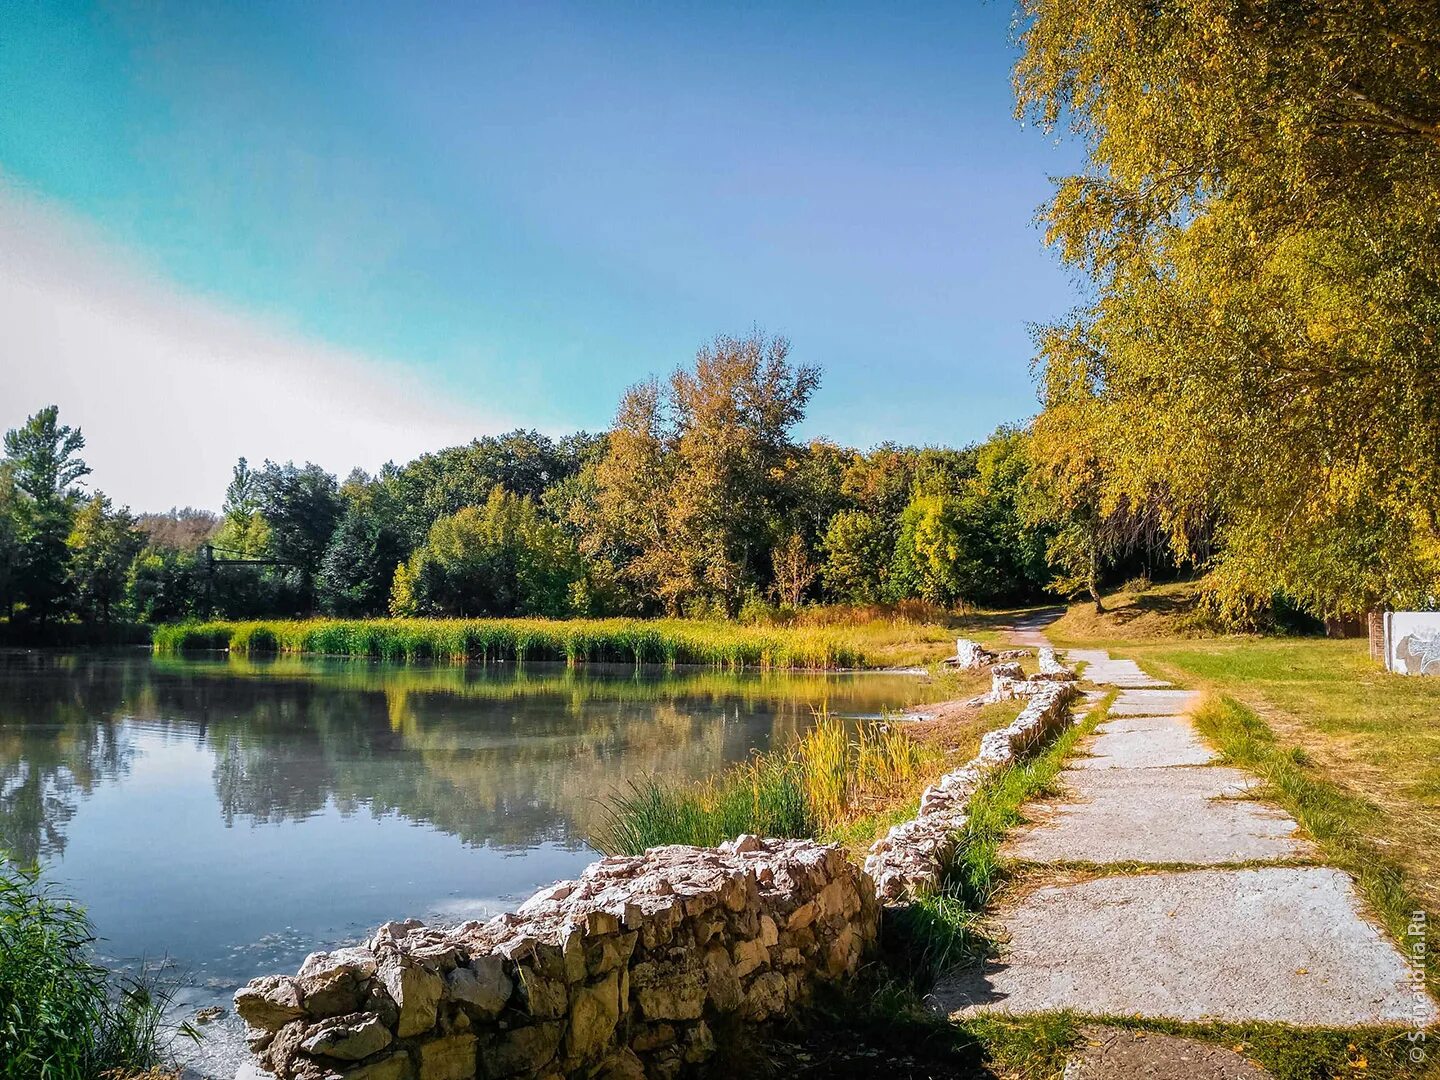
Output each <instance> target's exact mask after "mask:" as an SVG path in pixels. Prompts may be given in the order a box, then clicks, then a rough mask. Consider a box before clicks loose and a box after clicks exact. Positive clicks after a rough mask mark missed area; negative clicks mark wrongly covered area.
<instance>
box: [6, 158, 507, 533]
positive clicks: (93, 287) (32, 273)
mask: <svg viewBox="0 0 1440 1080" xmlns="http://www.w3.org/2000/svg"><path fill="white" fill-rule="evenodd" d="M52 403H53V404H57V405H59V406H60V416H61V419H62V421H63V422H65V423H69V424H72V425H78V426H80V427H81V428H82V429H83V430H84V433H85V440H86V449H85V455H84V456H85V458H86V460H87V461H88V462H89V463H90V465H91V467H92V468H93V469H94V473H93V475H92V476H91V477H89V484H90V486H91V487H92V488H100V489H102V490H104V491H106V492H107V493H108V494H110V496H111V497H112V498H114V499H115V500H116V502H118V503H128V504H129V505H130V506H132V507H133V508H135V509H137V510H140V509H147V510H157V509H165V508H168V507H170V506H172V505H182V506H183V505H185V504H190V505H195V506H207V507H211V508H218V505H219V503H220V501H221V499H222V497H223V494H224V489H225V485H226V483H227V481H228V479H229V475H230V468H231V466H232V465H233V464H234V463H235V459H236V458H238V457H240V456H241V455H244V456H246V457H248V458H249V459H250V460H251V461H252V462H258V461H259V460H261V459H263V458H266V457H268V458H271V459H273V460H277V461H286V460H292V459H293V460H295V461H297V462H299V461H315V462H317V463H319V464H321V465H323V466H325V467H326V468H327V469H330V470H331V471H333V472H336V473H338V474H340V475H341V477H342V478H343V476H344V474H345V473H346V472H348V471H349V469H350V468H351V467H352V466H355V465H360V466H363V467H365V468H367V469H370V470H374V469H375V468H378V467H379V466H380V465H381V464H383V463H384V462H385V461H387V460H390V459H394V460H397V461H404V460H407V459H408V458H411V457H413V456H415V455H416V454H418V453H421V452H423V451H425V450H434V449H438V448H440V447H442V446H452V445H455V444H456V443H460V442H468V441H469V440H470V439H471V438H473V437H474V436H476V435H477V434H481V433H484V432H495V431H500V430H504V429H506V428H510V427H514V426H516V425H515V424H514V423H512V422H510V421H509V420H508V419H507V418H504V417H499V416H494V415H481V414H479V413H478V412H477V411H474V410H471V409H467V408H465V407H462V406H460V405H457V404H456V403H454V402H453V401H447V400H444V398H443V397H442V391H440V390H439V389H438V388H436V387H434V386H431V385H428V384H427V383H426V382H425V380H424V379H422V378H421V377H419V376H416V375H414V374H413V373H407V372H406V371H405V370H404V369H403V368H401V367H399V366H398V365H394V364H385V363H381V362H377V361H375V360H373V359H371V358H368V357H365V356H362V355H358V354H356V353H353V352H348V351H346V350H343V349H338V348H335V347H332V346H330V345H326V344H323V343H320V342H317V341H314V340H307V339H305V338H303V337H301V336H299V335H295V334H292V333H286V332H282V331H278V330H276V329H274V328H271V327H267V326H266V325H264V324H263V323H262V322H261V321H260V320H257V319H254V318H250V317H247V316H245V315H243V314H241V313H239V312H235V311H231V310H227V309H226V308H224V307H223V306H222V305H220V304H217V303H215V302H213V301H211V300H208V299H204V298H200V297H197V296H194V295H189V294H186V293H185V292H183V291H182V290H180V289H179V288H177V287H176V286H174V285H173V284H170V283H168V282H165V281H162V280H160V279H158V278H157V277H156V276H155V275H153V274H150V273H147V272H145V271H144V270H142V269H141V268H140V267H139V266H138V265H137V264H136V263H135V261H134V260H133V259H128V258H127V257H126V256H125V255H124V254H123V253H121V252H119V251H116V250H115V249H114V248H113V247H111V246H109V245H107V244H106V243H104V242H103V241H102V240H101V239H100V238H99V236H98V235H97V233H96V231H95V230H94V229H92V228H87V227H85V226H84V225H82V224H80V223H79V222H78V221H77V220H75V219H74V218H72V217H70V216H68V215H66V214H65V213H63V212H61V211H59V210H57V209H56V208H55V207H53V206H51V205H49V204H46V203H43V202H41V201H39V200H38V199H36V198H34V197H32V196H30V195H28V194H26V193H23V192H20V191H18V190H17V189H16V188H15V187H14V186H12V185H7V184H6V183H4V182H3V180H0V427H7V428H8V427H14V426H16V425H18V424H19V423H21V422H22V421H23V420H24V419H25V417H26V416H28V415H29V414H30V413H32V412H34V411H35V410H36V409H37V408H39V407H41V406H43V405H48V404H52Z"/></svg>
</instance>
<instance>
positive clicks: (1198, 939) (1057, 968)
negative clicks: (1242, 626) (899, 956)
mask: <svg viewBox="0 0 1440 1080" xmlns="http://www.w3.org/2000/svg"><path fill="white" fill-rule="evenodd" d="M1041 631H1042V627H1040V626H1037V625H1033V624H1032V625H1030V626H1027V627H1025V628H1023V633H1024V634H1025V636H1026V637H1027V638H1029V639H1030V640H1028V641H1027V642H1026V643H1027V644H1032V645H1033V644H1039V643H1042V641H1043V639H1042V640H1036V639H1037V638H1039V636H1040V633H1041ZM1019 636H1020V635H1019V634H1017V637H1019ZM1068 658H1069V660H1070V661H1071V662H1081V661H1083V662H1084V663H1085V664H1086V665H1087V666H1086V668H1085V671H1084V673H1083V674H1084V677H1085V678H1087V679H1089V680H1091V681H1093V682H1097V683H1100V684H1101V685H1104V686H1114V687H1119V688H1120V693H1119V695H1118V697H1117V699H1116V701H1115V703H1114V706H1113V707H1112V708H1111V710H1110V714H1109V718H1108V719H1107V720H1106V722H1105V723H1103V724H1101V725H1100V726H1099V728H1097V730H1096V732H1095V734H1093V735H1091V736H1090V737H1089V738H1088V740H1087V741H1086V742H1085V743H1082V744H1081V747H1080V748H1079V750H1078V751H1077V756H1076V757H1075V759H1074V760H1072V761H1071V762H1070V763H1069V765H1068V767H1067V768H1066V769H1065V770H1064V771H1063V772H1062V773H1061V784H1062V787H1063V795H1062V796H1061V797H1059V798H1056V799H1054V800H1053V801H1047V802H1038V803H1033V804H1031V805H1030V806H1029V807H1028V808H1027V818H1028V819H1029V821H1030V824H1028V825H1027V826H1026V827H1024V828H1023V829H1021V830H1018V831H1017V832H1016V833H1015V834H1014V835H1012V836H1011V837H1010V838H1009V839H1008V841H1007V843H1006V847H1005V854H1006V855H1008V856H1009V858H1010V859H1012V860H1015V861H1018V862H1020V863H1022V864H1029V865H1027V866H1026V867H1025V869H1026V873H1025V874H1023V875H1022V878H1021V880H1022V882H1023V885H1022V887H1020V888H1017V889H1016V890H1015V891H1016V893H1017V894H1018V895H1016V896H1014V897H1012V898H1011V899H1009V900H1008V901H1007V902H1006V903H1005V904H1004V905H1003V906H1002V907H1001V908H1000V909H999V910H998V911H996V912H995V913H994V931H995V935H994V936H995V937H996V939H997V940H998V941H999V942H1000V943H1001V945H1000V952H999V955H998V956H997V957H996V958H995V959H993V960H991V961H989V962H987V963H985V964H984V965H983V966H981V967H976V968H973V969H970V970H966V971H961V972H957V973H955V974H953V975H951V976H949V977H947V978H945V979H944V980H942V981H941V982H940V983H939V984H938V985H937V986H936V988H935V990H934V992H933V995H932V1004H933V1006H934V1007H935V1008H936V1009H938V1010H941V1011H943V1012H944V1013H946V1014H948V1015H953V1016H956V1017H965V1016H973V1015H976V1014H980V1013H1013V1014H1024V1013H1043V1012H1051V1011H1058V1010H1062V1009H1067V1010H1072V1011H1075V1012H1078V1013H1081V1014H1085V1015H1091V1016H1107V1015H1108V1016H1115V1015H1124V1016H1131V1017H1134V1016H1142V1017H1157V1018H1160V1017H1163V1018H1170V1019H1177V1020H1212V1019H1213V1020H1232V1021H1246V1020H1262V1021H1278V1022H1282V1023H1287V1024H1294V1025H1300V1026H1317V1025H1321V1026H1333V1027H1351V1026H1365V1025H1394V1026H1397V1027H1401V1026H1414V1025H1416V1024H1417V1023H1434V1022H1436V1020H1437V1018H1440V1013H1437V1009H1436V1005H1435V1002H1434V1001H1433V1000H1432V999H1430V998H1429V997H1428V996H1427V995H1424V994H1423V993H1421V992H1418V991H1417V990H1415V989H1414V988H1413V984H1412V983H1411V981H1410V969H1409V968H1408V966H1407V964H1406V960H1405V958H1404V956H1403V955H1402V954H1401V952H1400V951H1399V949H1397V948H1396V946H1395V945H1394V944H1393V943H1392V942H1391V941H1390V940H1389V939H1388V938H1387V937H1386V935H1385V934H1384V933H1383V932H1382V931H1381V930H1380V929H1379V928H1378V927H1377V926H1376V925H1375V924H1374V923H1373V922H1372V921H1370V920H1369V919H1368V918H1367V917H1366V916H1365V915H1364V914H1362V906H1361V902H1360V898H1359V895H1358V894H1357V892H1356V890H1355V887H1354V885H1353V883H1352V882H1351V881H1350V879H1349V877H1347V876H1346V875H1345V874H1344V873H1342V872H1341V871H1339V870H1335V869H1332V868H1329V867H1325V866H1321V865H1317V863H1318V861H1319V856H1318V852H1317V850H1316V848H1315V847H1314V846H1313V845H1312V844H1311V843H1310V842H1309V841H1308V840H1306V839H1304V838H1303V837H1302V836H1300V835H1299V828H1298V826H1297V824H1296V822H1295V821H1294V820H1293V819H1292V818H1291V817H1289V815H1287V814H1285V813H1284V812H1282V811H1281V810H1279V809H1278V808H1276V807H1274V806H1270V805H1268V804H1266V803H1263V802H1259V801H1256V800H1255V799H1253V798H1251V797H1249V793H1250V792H1251V790H1252V788H1253V787H1254V786H1255V783H1256V780H1255V778H1254V777H1252V776H1250V775H1249V774H1247V773H1245V772H1243V771H1241V770H1238V769H1233V768H1229V767H1225V766H1221V765H1218V764H1215V763H1214V754H1213V752H1212V751H1211V750H1210V748H1209V747H1208V746H1206V744H1205V743H1204V741H1203V740H1202V739H1201V738H1200V736H1199V734H1198V733H1197V732H1196V731H1195V728H1194V726H1193V724H1192V723H1191V721H1190V719H1189V716H1188V713H1189V712H1190V711H1191V710H1193V708H1194V707H1195V705H1196V703H1197V699H1198V695H1196V694H1192V693H1190V692H1187V691H1183V690H1175V689H1172V688H1169V686H1168V684H1166V683H1164V682H1161V681H1160V680H1156V679H1152V678H1150V677H1149V675H1148V674H1147V673H1146V672H1144V671H1143V670H1142V669H1141V668H1140V667H1139V666H1138V665H1137V664H1136V663H1135V662H1134V661H1132V660H1124V659H1114V658H1112V657H1110V656H1109V655H1108V654H1106V653H1104V652H1101V651H1098V650H1083V649H1076V650H1071V651H1070V652H1069V653H1068Z"/></svg>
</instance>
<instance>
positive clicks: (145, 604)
mask: <svg viewBox="0 0 1440 1080" xmlns="http://www.w3.org/2000/svg"><path fill="white" fill-rule="evenodd" d="M206 601H207V583H206V580H205V572H204V569H203V567H202V566H201V565H200V562H199V559H198V558H197V557H196V555H195V553H194V552H188V551H179V550H177V549H175V548H172V547H156V546H150V547H146V548H144V549H142V550H141V552H140V554H139V555H137V556H136V558H135V561H134V562H132V563H131V564H130V570H129V575H128V578H127V581H126V603H127V604H128V606H129V608H130V611H131V612H132V613H133V615H134V617H135V618H136V619H138V620H139V621H140V622H145V623H162V622H179V621H181V620H183V619H193V618H203V617H205V616H207V615H209V614H210V612H209V610H208V609H207V606H206Z"/></svg>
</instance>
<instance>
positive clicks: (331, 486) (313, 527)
mask: <svg viewBox="0 0 1440 1080" xmlns="http://www.w3.org/2000/svg"><path fill="white" fill-rule="evenodd" d="M253 483H254V500H255V504H256V506H257V508H258V511H259V515H260V517H261V518H262V519H263V520H264V522H265V527H266V532H267V536H266V547H267V549H268V551H269V553H270V554H271V555H272V556H273V557H275V558H276V559H279V560H281V561H283V562H284V563H285V564H286V567H287V570H288V573H287V576H288V577H289V578H290V579H291V580H292V581H293V582H294V585H295V588H296V591H297V593H298V598H299V602H300V603H301V604H302V605H306V606H308V605H309V604H311V603H313V599H314V582H315V576H316V574H318V573H319V571H320V569H321V562H322V560H323V558H324V555H325V549H326V547H327V545H328V544H329V543H330V537H331V536H332V535H333V534H334V532H335V526H336V525H337V524H338V523H339V521H340V515H341V513H342V512H343V511H344V504H343V502H342V501H341V498H340V486H339V484H338V483H337V482H336V480H335V477H334V476H332V475H331V474H330V473H328V472H326V471H325V470H324V469H322V468H321V467H320V466H319V465H314V464H309V463H307V464H305V465H304V466H297V465H295V464H294V463H293V462H286V463H285V464H284V465H277V464H275V462H273V461H267V462H265V467H264V468H263V469H261V470H260V471H259V472H257V473H255V474H254V479H253Z"/></svg>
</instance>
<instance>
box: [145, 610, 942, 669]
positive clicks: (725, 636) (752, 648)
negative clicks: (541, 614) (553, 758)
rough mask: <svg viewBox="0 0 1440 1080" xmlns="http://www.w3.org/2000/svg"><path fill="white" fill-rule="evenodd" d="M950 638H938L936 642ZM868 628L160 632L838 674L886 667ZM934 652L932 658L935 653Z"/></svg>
mask: <svg viewBox="0 0 1440 1080" xmlns="http://www.w3.org/2000/svg"><path fill="white" fill-rule="evenodd" d="M944 640H946V638H943V637H937V638H936V643H938V642H941V641H944ZM885 644H886V642H885V641H884V640H883V638H879V637H876V636H875V635H873V634H871V633H869V632H868V631H867V629H866V628H863V627H850V628H844V627H785V626H775V627H754V626H743V625H740V624H738V623H727V622H702V621H696V620H688V619H655V620H648V619H566V620H551V619H361V620H339V619H303V620H278V621H259V622H207V623H183V624H176V625H165V626H157V627H156V628H155V632H154V637H153V646H154V649H155V651H156V652H158V653H180V652H187V651H192V650H201V649H226V650H229V651H230V652H231V653H232V654H240V655H257V654H259V655H263V654H272V653H315V654H324V655H330V656H363V657H373V658H376V659H381V660H393V661H402V662H410V661H418V660H429V661H441V662H450V663H457V664H465V663H501V662H504V663H510V662H520V661H525V660H558V661H565V662H567V663H571V664H576V663H583V662H598V663H606V662H608V663H634V664H667V665H675V664H695V665H702V666H706V667H715V668H729V669H739V668H759V669H762V670H771V669H779V668H793V669H809V670H833V669H837V668H861V667H874V666H881V665H882V664H884V663H885V662H886V660H887V657H886V655H885V652H884V646H885ZM931 651H932V652H933V651H934V648H933V645H932V649H931Z"/></svg>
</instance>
